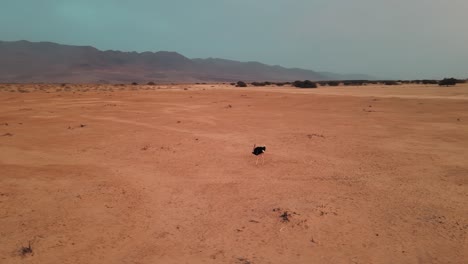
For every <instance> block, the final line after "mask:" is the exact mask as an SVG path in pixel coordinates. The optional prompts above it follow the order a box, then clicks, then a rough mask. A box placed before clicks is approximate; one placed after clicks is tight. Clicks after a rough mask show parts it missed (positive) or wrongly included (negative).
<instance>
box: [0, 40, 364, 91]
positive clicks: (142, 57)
mask: <svg viewBox="0 0 468 264" xmlns="http://www.w3.org/2000/svg"><path fill="white" fill-rule="evenodd" d="M306 79H308V80H315V81H319V80H336V79H340V80H352V79H371V77H369V76H366V75H341V74H334V73H328V72H316V71H312V70H305V69H298V68H285V67H281V66H270V65H266V64H263V63H260V62H239V61H233V60H225V59H217V58H208V59H189V58H187V57H185V56H183V55H181V54H179V53H177V52H168V51H158V52H141V53H138V52H122V51H114V50H106V51H101V50H98V49H96V48H94V47H91V46H72V45H61V44H57V43H52V42H29V41H25V40H21V41H0V82H2V83H8V82H18V83H27V82H50V83H63V82H69V83H128V82H148V81H153V82H160V83H167V82H232V81H238V80H243V81H294V80H306Z"/></svg>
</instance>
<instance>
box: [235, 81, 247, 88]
mask: <svg viewBox="0 0 468 264" xmlns="http://www.w3.org/2000/svg"><path fill="white" fill-rule="evenodd" d="M236 87H247V84H246V83H245V82H243V81H238V82H237V84H236Z"/></svg>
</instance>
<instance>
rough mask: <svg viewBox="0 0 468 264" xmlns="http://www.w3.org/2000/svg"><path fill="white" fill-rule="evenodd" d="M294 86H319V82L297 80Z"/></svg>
mask: <svg viewBox="0 0 468 264" xmlns="http://www.w3.org/2000/svg"><path fill="white" fill-rule="evenodd" d="M292 85H293V86H294V87H298V88H317V83H315V82H312V81H309V80H305V81H295V82H293V84H292Z"/></svg>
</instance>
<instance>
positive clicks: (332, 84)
mask: <svg viewBox="0 0 468 264" xmlns="http://www.w3.org/2000/svg"><path fill="white" fill-rule="evenodd" d="M327 84H328V86H339V85H340V82H338V81H329V82H327Z"/></svg>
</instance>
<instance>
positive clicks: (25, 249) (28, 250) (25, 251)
mask: <svg viewBox="0 0 468 264" xmlns="http://www.w3.org/2000/svg"><path fill="white" fill-rule="evenodd" d="M19 254H20V255H21V256H22V257H26V256H27V255H32V254H33V249H32V247H31V241H29V242H28V246H27V247H25V246H22V247H21V248H20V250H19Z"/></svg>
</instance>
